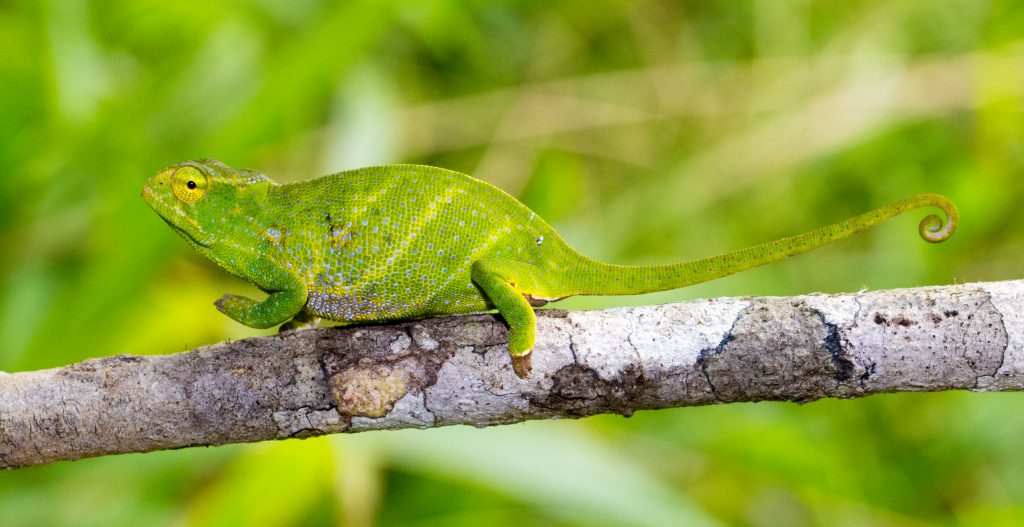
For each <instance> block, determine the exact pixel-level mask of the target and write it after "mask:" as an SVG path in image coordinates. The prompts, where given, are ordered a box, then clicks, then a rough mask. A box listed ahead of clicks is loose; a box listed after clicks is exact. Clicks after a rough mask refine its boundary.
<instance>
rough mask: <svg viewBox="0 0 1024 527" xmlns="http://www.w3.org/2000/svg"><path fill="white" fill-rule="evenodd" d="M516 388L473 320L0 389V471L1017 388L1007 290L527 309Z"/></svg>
mask: <svg viewBox="0 0 1024 527" xmlns="http://www.w3.org/2000/svg"><path fill="white" fill-rule="evenodd" d="M538 319H539V320H538V335H537V345H536V348H535V349H534V358H533V365H534V369H533V374H532V375H531V376H530V377H529V378H528V379H526V380H521V379H519V378H517V377H516V376H515V375H514V374H513V372H512V368H511V366H510V361H509V358H508V355H507V353H506V350H505V338H506V330H505V326H504V325H503V324H502V322H501V320H500V319H499V318H497V317H495V316H491V315H476V316H463V317H449V318H443V319H432V320H423V321H417V322H409V323H402V324H395V325H388V326H363V327H352V328H345V329H342V328H324V329H312V330H303V331H296V332H289V333H284V334H281V335H277V336H272V337H263V338H251V339H245V340H240V341H237V342H227V343H222V344H216V345H212V346H207V347H203V348H199V349H196V350H194V351H188V352H184V353H177V354H173V355H162V356H127V355H122V356H116V357H106V358H101V359H94V360H88V361H85V362H81V363H78V364H72V365H70V366H65V367H61V368H54V369H50V370H43V371H34V372H24V373H0V467H22V466H28V465H38V464H43V463H49V462H53V461H58V460H70V459H79V458H84V457H90V456H100V455H106V454H117V453H124V452H145V451H151V450H159V449H167V448H181V447H187V446H195V445H219V444H225V443H238V442H247V441H261V440H267V439H280V438H287V437H308V436H314V435H320V434H328V433H336V432H359V431H364V430H378V429H393V428H406V427H421V428H426V427H434V426H444V425H452V424H469V425H474V426H488V425H496V424H504V423H514V422H518V421H523V420H526V419H546V418H553V417H579V416H585V415H591V414H596V413H609V412H611V413H620V414H624V415H629V414H631V413H632V412H633V411H635V410H639V409H652V408H668V407H677V406H691V405H703V404H716V403H727V402H735V401H764V400H773V401H797V402H805V401H811V400H814V399H818V398H822V397H841V398H849V397H860V396H864V395H869V394H873V393H879V392H901V391H934V390H950V389H965V390H975V391H988V390H1020V389H1021V388H1022V387H1024V281H1012V282H995V283H983V284H968V285H957V286H947V287H930V288H919V289H906V290H892V291H877V292H862V293H857V294H844V295H820V294H818V295H807V296H799V297H789V298H725V299H712V300H698V301H693V302H685V303H678V304H668V305H661V306H650V307H635V308H620V309H609V310H604V311H579V312H565V311H557V310H543V311H540V312H539V317H538Z"/></svg>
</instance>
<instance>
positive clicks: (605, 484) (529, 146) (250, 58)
mask: <svg viewBox="0 0 1024 527" xmlns="http://www.w3.org/2000/svg"><path fill="white" fill-rule="evenodd" d="M1022 138H1024V3H1022V2H1015V1H1009V0H949V1H944V2H934V1H930V0H898V1H893V0H884V1H883V0H864V1H860V2H846V1H841V0H832V1H818V2H810V1H797V0H720V1H699V2H698V1H693V2H669V1H665V2H658V1H636V2H623V1H604V0H586V1H582V0H576V1H573V0H570V1H565V2H557V3H549V2H526V1H522V2H513V1H502V2H470V1H467V2H456V1H447V0H432V1H430V2H411V1H397V0H395V1H375V2H359V1H355V2H328V1H317V0H301V1H297V0H281V1H276V0H260V1H255V2H251V3H246V2H210V1H207V0H204V1H195V0H181V1H177V2H158V1H152V0H132V1H115V0H97V1H94V2H85V1H81V0H61V1H59V2H57V1H51V2H46V1H31V0H28V1H11V0H7V1H2V0H0V240H2V241H3V243H0V370H5V371H21V370H30V369H38V368H47V367H54V366H58V365H63V364H67V363H70V362H75V361H80V360H83V359H86V358H89V357H97V356H105V355H113V354H118V353H133V354H152V353H172V352H177V351H181V350H186V349H191V348H194V347H196V346H200V345H203V344H210V343H214V342H218V341H221V340H223V339H226V338H231V339H235V338H240V337H244V336H250V335H254V334H257V333H258V332H256V331H254V330H250V329H248V328H245V327H242V326H240V325H238V324H236V323H234V322H232V321H231V320H229V319H228V318H227V317H224V316H222V315H220V314H219V313H218V312H217V311H216V310H215V309H214V307H213V305H212V302H213V300H214V299H216V298H217V297H219V296H220V295H221V294H223V293H225V292H228V291H230V292H234V293H249V294H252V293H253V291H252V288H251V287H249V286H247V285H246V284H244V283H242V282H240V281H238V280H236V279H234V278H232V277H230V276H228V275H227V274H225V273H224V272H222V271H220V270H219V269H217V268H215V267H214V266H213V265H212V264H210V263H209V262H207V261H205V260H204V259H203V258H201V257H200V256H198V255H197V254H196V253H195V252H194V251H193V250H192V249H191V248H190V247H189V246H188V245H187V244H186V243H184V241H182V240H181V239H180V238H179V237H178V236H176V235H175V234H174V233H173V232H172V231H171V230H170V229H168V228H167V227H166V225H164V224H163V222H162V221H160V219H159V218H158V217H157V216H156V215H155V214H154V213H153V212H152V211H150V210H148V209H147V208H146V206H145V205H144V204H143V202H142V200H141V199H139V190H140V188H141V184H142V182H143V180H144V179H145V178H146V177H148V176H150V175H152V174H154V173H155V172H156V171H157V170H159V169H160V168H162V167H164V166H166V165H170V164H173V163H176V162H179V161H182V160H186V159H190V158H197V157H216V158H219V159H221V160H223V161H225V162H227V163H228V164H231V165H233V166H237V167H248V168H254V169H259V170H262V171H264V172H266V173H267V174H269V175H271V176H272V177H273V178H275V179H277V180H278V181H281V182H287V181H294V180H300V179H308V178H311V177H314V176H318V175H322V174H326V173H330V172H336V171H340V170H343V169H348V168H354V167H359V166H365V165H370V164H380V163H393V162H412V163H426V164H432V165H438V166H442V167H446V168H450V169H454V170H458V171H462V172H466V173H469V174H472V175H474V176H476V177H478V178H481V179H484V180H487V181H489V182H491V183H493V184H495V185H497V186H499V187H501V188H503V189H505V190H506V191H508V192H510V193H511V194H513V195H516V196H518V197H519V198H520V199H522V200H523V201H525V202H526V203H527V204H528V205H529V206H531V207H532V208H534V209H535V210H536V211H537V212H538V213H540V214H541V215H542V216H543V217H545V218H546V219H548V220H549V221H550V222H551V223H552V224H553V225H554V226H555V227H556V228H557V229H558V230H559V231H560V232H561V233H563V235H564V236H565V237H566V238H567V239H568V240H569V241H570V243H572V244H573V245H575V246H576V247H578V248H579V249H580V250H581V251H583V252H584V253H586V254H588V255H591V256H594V257H597V258H600V259H604V260H607V261H611V262H616V263H624V264H626V263H656V262H672V261H677V260H680V259H685V258H693V257H700V256H706V255H710V254H715V253H719V252H723V251H726V250H731V249H736V248H740V247H745V246H748V245H751V244H754V243H758V242H762V241H766V240H769V239H773V238H776V237H779V236H784V235H790V234H794V233H798V232H802V231H805V230H808V229H810V228H813V227H818V226H821V225H824V224H826V223H829V222H832V221H835V220H839V219H843V218H845V217H847V216H851V215H853V214H856V213H859V212H862V211H865V210H868V209H870V208H873V207H876V206H878V205H881V204H883V203H886V202H888V201H890V200H893V199H896V198H899V197H902V196H904V195H906V194H911V193H916V192H939V193H943V194H946V195H948V196H950V197H951V198H952V199H953V200H954V201H956V202H957V203H958V204H959V206H960V210H961V213H962V226H961V229H960V231H959V232H958V233H957V235H956V236H955V237H953V238H952V239H951V240H950V241H949V242H947V243H945V244H941V245H937V246H933V245H929V244H926V243H924V242H922V241H921V240H920V239H918V237H917V234H916V222H917V221H918V220H919V219H920V217H921V214H912V215H911V216H912V217H905V218H900V219H897V220H894V221H891V222H889V223H887V224H885V225H884V226H881V227H880V228H878V229H876V230H874V231H872V232H870V233H866V234H863V235H860V236H858V237H856V238H855V239H851V240H847V241H844V242H842V243H839V244H837V245H835V246H831V247H828V248H825V249H822V250H819V251H816V252H814V253H811V254H808V255H804V256H801V257H798V258H795V259H792V260H789V261H786V262H782V263H779V264H775V265H772V266H769V267H766V268H762V269H758V270H755V271H751V272H747V273H744V274H741V275H737V276H734V277H730V278H727V279H723V280H718V281H715V282H713V283H709V284H705V285H701V286H697V287H692V288H689V289H684V290H680V291H673V292H667V293H662V294H655V295H646V296H641V297H623V298H585V299H572V300H570V301H567V302H564V303H562V304H559V305H558V307H564V308H573V309H582V308H599V307H608V306H617V305H626V304H651V303H659V302H669V301H678V300H685V299H690V298H697V297H715V296H726V295H734V296H735V295H792V294H801V293H808V292H814V291H824V292H844V291H856V290H859V289H862V288H870V289H883V288H894V287H911V286H920V285H927V284H950V283H957V282H969V281H979V280H1005V279H1013V278H1019V277H1021V276H1022V275H1024V264H1022V263H1021V259H1020V256H1021V255H1022V254H1024V234H1022V232H1021V230H1020V225H1021V222H1020V214H1021V212H1020V210H1021V209H1020V203H1021V201H1022V199H1024V140H1022ZM1022 397H1024V396H1021V395H1018V394H971V393H941V394H900V395H887V396H876V397H870V398H867V399H862V400H855V401H834V400H828V401H820V402H815V403H811V404H807V405H804V406H797V405H794V404H778V403H760V404H735V405H728V406H720V407H705V408H690V409H676V410H664V411H658V412H650V411H647V412H638V413H637V414H636V415H635V416H633V417H632V418H629V419H626V418H623V417H619V416H600V417H594V418H590V419H585V420H581V421H562V422H538V423H528V424H524V425H516V426H508V427H501V428H493V429H486V430H475V429H468V428H449V429H438V430H427V431H418V430H413V431H403V432H392V433H387V432H385V433H368V434H364V435H356V436H338V437H330V438H319V439H310V440H303V441H299V440H293V441H285V442H271V443H264V444H256V445H235V446H227V447H219V448H199V449H188V450H181V451H173V452H158V453H151V454H145V455H126V456H119V457H109V458H101V459H92V460H85V461H80V462H75V463H60V464H56V465H53V466H47V467H39V468H32V469H24V470H18V471H12V472H4V473H0V524H2V525H4V526H36V525H41V526H45V525H69V524H74V525H97V526H99V525H103V526H108V525H199V526H206V525H249V526H251V525H314V526H319V525H325V526H326V525H340V526H360V525H401V526H419V525H435V524H444V525H456V526H457V525H474V526H475V525H499V526H500V525H517V526H522V525H565V526H576V525H642V526H658V525H751V526H762V525H763V526H769V525H792V526H802V525H830V526H844V525H890V526H924V525H984V526H993V525H1020V524H1021V523H1022V522H1024V455H1022V454H1024V441H1022V439H1024V398H1022Z"/></svg>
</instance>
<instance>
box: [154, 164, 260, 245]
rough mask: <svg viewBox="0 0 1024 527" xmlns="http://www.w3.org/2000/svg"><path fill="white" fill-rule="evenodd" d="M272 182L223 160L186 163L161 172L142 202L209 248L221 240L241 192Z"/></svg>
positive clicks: (179, 229) (191, 239) (184, 233)
mask: <svg viewBox="0 0 1024 527" xmlns="http://www.w3.org/2000/svg"><path fill="white" fill-rule="evenodd" d="M264 181H269V180H268V179H267V178H266V176H263V175H262V174H259V173H256V172H250V171H245V170H236V169H233V168H231V167H229V166H227V165H225V164H223V163H221V162H220V161H216V160H212V159H203V160H199V161H186V162H184V163H179V164H177V165H174V166H171V167H168V168H165V169H163V170H161V171H160V172H159V173H158V174H157V175H155V176H153V177H151V178H149V180H147V181H146V184H145V185H143V187H142V199H143V200H144V201H145V202H146V204H147V205H149V206H150V207H151V208H152V209H153V210H154V211H156V213H157V214H159V215H160V217H161V218H163V219H164V221H166V222H167V223H168V224H169V225H170V226H171V227H173V228H174V230H176V231H177V232H178V233H180V234H181V235H183V236H184V237H185V238H186V239H188V240H189V241H191V242H193V243H195V244H197V245H200V246H202V247H208V246H210V245H211V244H213V243H215V242H216V241H217V240H218V239H219V238H220V236H219V234H220V233H219V231H220V229H221V228H223V226H224V225H225V224H226V221H225V218H226V217H227V216H228V214H229V213H230V212H231V211H232V210H233V209H235V208H236V207H237V205H238V203H239V198H240V195H241V193H242V192H243V191H244V190H245V188H246V187H247V186H249V185H251V184H253V183H258V182H264Z"/></svg>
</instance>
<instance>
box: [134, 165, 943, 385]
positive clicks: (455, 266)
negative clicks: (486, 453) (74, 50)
mask: <svg viewBox="0 0 1024 527" xmlns="http://www.w3.org/2000/svg"><path fill="white" fill-rule="evenodd" d="M142 197H143V199H144V200H145V201H146V203H147V204H148V205H149V206H150V207H152V208H153V210H155V211H156V212H157V214H159V215H160V216H161V217H162V218H163V219H164V221H166V222H167V223H168V224H169V225H170V226H171V227H172V228H173V229H174V230H175V231H177V232H178V233H179V234H180V235H182V236H183V237H184V238H185V240H187V241H188V242H189V243H190V244H192V246H193V247H195V248H196V250H198V251H199V252H200V253H202V254H204V255H205V256H207V257H208V258H210V259H211V260H213V261H214V262H216V263H217V264H218V265H220V266H221V267H223V268H224V269H226V270H227V271H228V272H230V273H232V274H234V275H236V276H239V277H241V278H243V279H245V280H248V281H249V282H252V283H253V284H255V285H256V286H257V287H259V288H260V289H262V290H263V291H266V292H267V293H269V296H267V298H266V299H265V300H263V301H262V302H259V301H256V300H252V299H250V298H246V297H242V296H235V295H224V296H223V297H221V298H220V299H219V300H217V302H216V303H215V304H216V306H217V309H219V310H220V311H222V312H223V313H224V314H226V315H228V316H229V317H231V318H233V319H235V320H237V321H238V322H240V323H242V324H245V325H246V326H251V327H254V328H268V327H272V326H275V325H277V324H281V323H285V322H289V321H291V322H290V323H289V325H288V326H285V327H298V325H300V324H303V323H313V322H315V321H316V320H317V319H318V318H324V319H329V320H334V321H340V322H345V323H352V322H362V321H385V320H399V319H410V318H422V317H429V316H435V315H454V314H459V313H479V312H483V311H488V310H491V309H497V311H498V313H500V314H501V316H502V317H504V319H505V322H506V323H507V324H508V327H509V343H508V349H509V353H510V354H511V356H512V365H513V368H514V370H515V372H516V374H518V375H519V376H520V377H525V376H527V374H528V373H529V371H530V367H531V366H530V352H531V350H532V349H533V343H534V336H535V333H536V318H535V315H534V312H533V307H534V306H541V305H544V304H545V303H547V302H553V301H555V300H560V299H563V298H566V297H569V296H574V295H634V294H640V293H648V292H653V291H663V290H666V289H675V288H679V287H683V286H687V285H691V284H696V283H700V282H705V281H708V280H712V279H715V278H719V277H722V276H726V275H729V274H732V273H736V272H739V271H743V270H745V269H750V268H752V267H756V266H759V265H763V264H766V263H769V262H772V261H775V260H779V259H782V258H785V257H787V256H791V255H794V254H798V253H802V252H804V251H808V250H811V249H814V248H817V247H820V246H822V245H825V244H828V243H831V242H834V241H836V240H839V239H842V238H846V237H847V236H850V235H852V234H854V233H857V232H860V231H863V230H866V229H868V228H870V227H872V226H874V225H876V224H878V223H880V222H882V221H884V220H887V219H889V218H892V217H893V216H896V215H898V214H901V213H903V212H906V211H908V210H911V209H915V208H918V207H924V206H933V207H938V208H940V209H942V210H943V211H944V212H945V214H946V221H945V222H944V221H942V219H941V218H940V217H938V216H936V215H930V216H927V217H925V218H924V219H923V220H922V221H921V224H920V228H919V230H920V234H921V237H923V238H924V239H925V240H927V241H930V242H941V241H943V240H946V239H947V238H949V237H950V236H951V235H952V234H953V231H954V230H955V229H956V225H957V211H956V207H955V206H954V205H953V203H952V202H951V201H949V200H948V199H946V198H945V197H943V196H939V195H936V194H919V195H914V196H909V197H906V198H904V199H901V200H899V201H895V202H893V203H890V204H888V205H886V206H884V207H881V208H879V209H876V210H873V211H871V212H868V213H865V214H861V215H860V216H856V217H854V218H851V219H848V220H846V221H842V222H839V223H836V224H834V225H830V226H828V227H824V228H821V229H818V230H814V231H810V232H807V233H804V234H800V235H798V236H793V237H790V238H782V239H779V240H775V241H772V242H768V243H764V244H761V245H755V246H753V247H749V248H747V249H742V250H739V251H735V252H730V253H726V254H722V255H719V256H713V257H710V258H703V259H699V260H692V261H689V262H684V263H676V264H669V265H652V266H621V265H611V264H606V263H601V262H597V261H595V260H591V259H590V258H587V257H586V256H583V255H581V254H580V253H578V252H576V251H575V250H574V249H573V248H572V247H570V246H569V245H568V244H567V243H566V242H564V241H563V240H562V238H561V237H560V236H559V235H558V234H557V233H556V232H555V231H554V229H552V228H551V226H549V225H548V224H547V223H546V222H544V220H542V219H541V218H540V217H538V216H537V215H536V214H535V213H533V212H532V211H531V210H530V209H528V208H527V207H526V206H525V205H523V204H522V203H520V202H518V201H516V200H515V199H514V198H512V197H511V196H509V195H508V194H505V193H504V192H502V191H501V190H499V189H497V188H495V187H493V186H491V185H489V184H487V183H484V182H482V181H479V180H476V179H473V178H471V177H469V176H467V175H464V174H460V173H458V172H452V171H449V170H444V169H441V168H434V167H428V166H417V165H389V166H379V167H370V168H361V169H358V170H351V171H347V172H341V173H338V174H334V175H330V176H325V177H322V178H319V179H313V180H310V181H303V182H299V183H292V184H288V185H279V184H277V183H275V182H274V181H272V180H270V179H269V178H268V177H267V176H265V175H263V174H261V173H259V172H254V171H250V170H239V169H234V168H231V167H229V166H227V165H224V164H223V163H220V162H219V161H214V160H209V159H207V160H199V161H186V162H184V163H181V164H178V165H174V166H172V167H169V168H167V169H165V170H163V171H161V172H160V173H159V174H157V175H156V176H154V177H152V178H150V179H149V180H148V181H147V182H146V184H145V186H144V187H143V189H142Z"/></svg>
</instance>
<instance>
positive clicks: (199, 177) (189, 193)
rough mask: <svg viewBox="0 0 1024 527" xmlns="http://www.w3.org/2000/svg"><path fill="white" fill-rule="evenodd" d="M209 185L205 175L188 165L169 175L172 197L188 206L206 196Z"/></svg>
mask: <svg viewBox="0 0 1024 527" xmlns="http://www.w3.org/2000/svg"><path fill="white" fill-rule="evenodd" d="M209 183H210V182H209V179H208V178H207V177H206V174H204V173H203V172H202V171H201V170H199V169H198V168H196V167H194V166H190V165H186V166H183V167H181V168H179V169H178V170H175V171H174V174H173V175H171V190H172V191H174V197H176V198H178V201H180V202H182V203H186V204H189V205H191V204H193V203H195V202H197V201H199V198H201V197H203V194H206V189H207V187H208V186H209Z"/></svg>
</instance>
